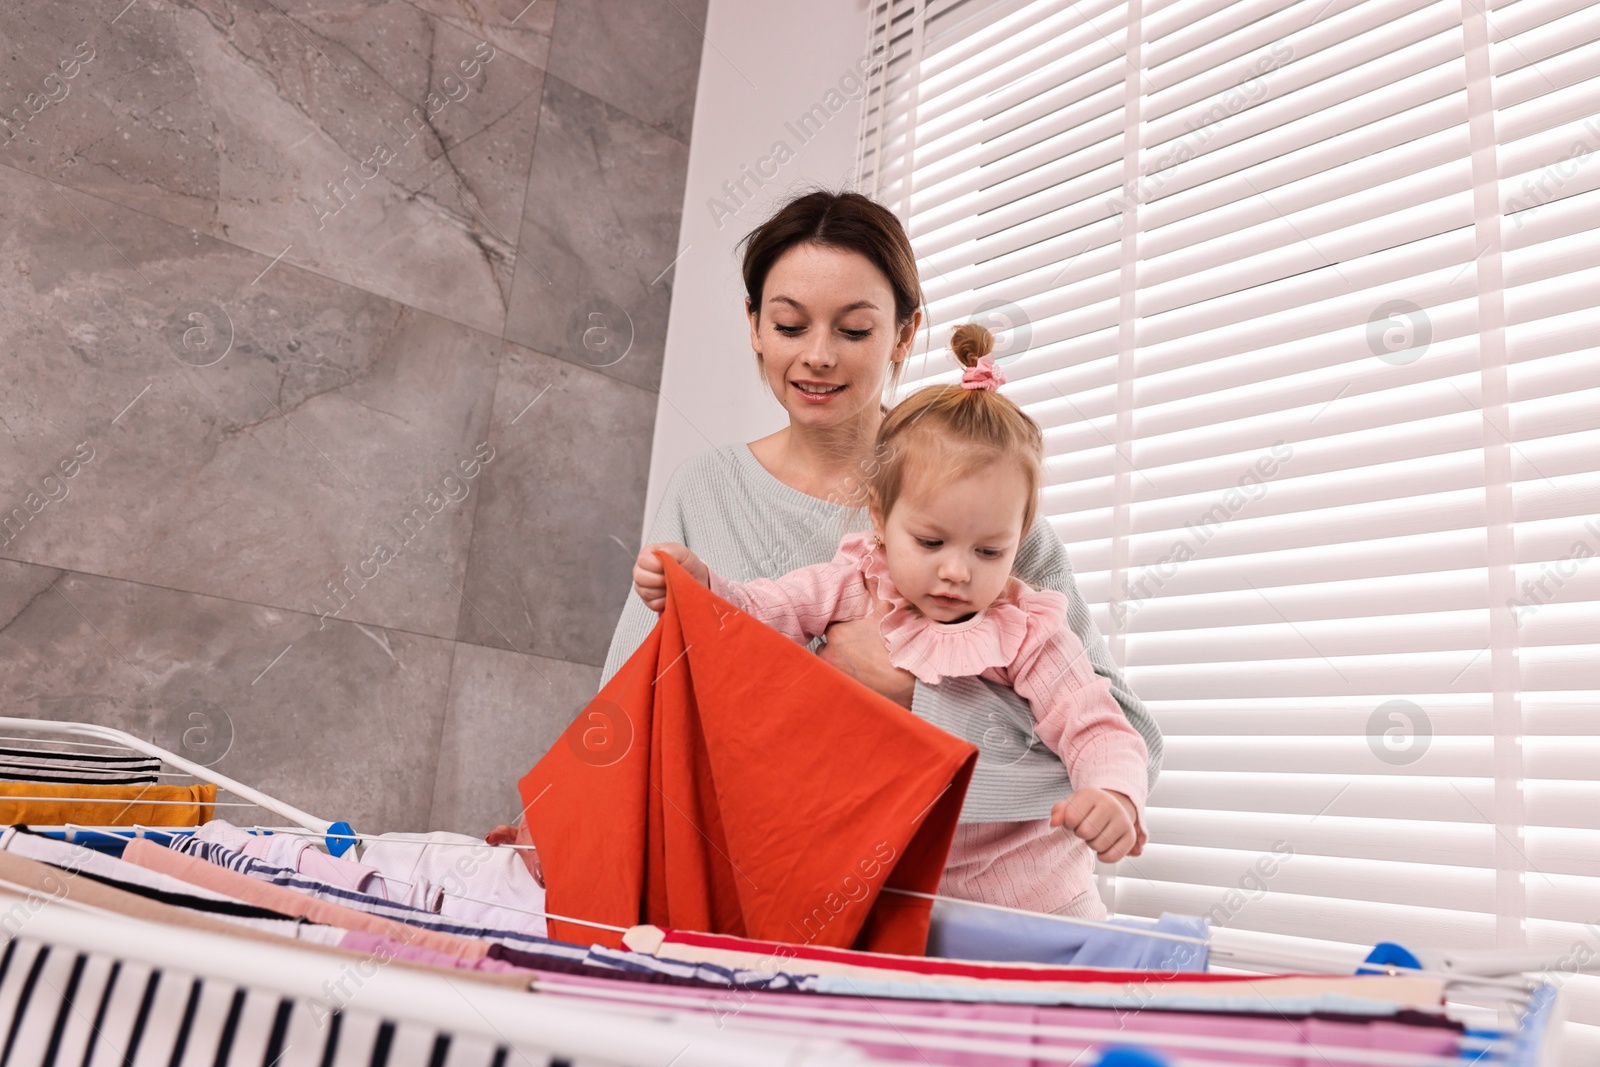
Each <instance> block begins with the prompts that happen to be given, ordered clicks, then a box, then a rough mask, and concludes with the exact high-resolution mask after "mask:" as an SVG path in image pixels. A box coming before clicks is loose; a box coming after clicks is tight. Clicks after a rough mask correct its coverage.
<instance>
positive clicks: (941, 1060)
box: [534, 974, 1461, 1067]
mask: <svg viewBox="0 0 1600 1067" xmlns="http://www.w3.org/2000/svg"><path fill="white" fill-rule="evenodd" d="M534 985H535V988H536V989H538V990H539V991H540V992H545V993H561V994H565V995H569V996H572V997H573V998H574V1003H584V1002H585V998H586V997H589V996H592V997H594V998H596V1003H599V1004H614V1003H616V1002H617V1001H619V1000H621V1001H622V1002H624V1003H632V1004H639V1005H647V1006H652V1007H657V1008H665V1009H671V1010H674V1011H691V1012H702V1013H705V1014H708V1015H710V1016H712V1017H714V1018H716V1019H719V1020H720V1019H722V1018H724V1017H727V1016H730V1015H740V1016H741V1017H742V1018H743V1019H744V1020H745V1021H746V1022H749V1023H752V1024H754V1023H757V1022H759V1021H761V1020H765V1019H776V1020H782V1021H785V1022H787V1023H789V1024H799V1025H805V1026H816V1027H822V1028H824V1033H825V1028H826V1027H828V1026H841V1027H846V1026H848V1027H859V1026H888V1027H891V1028H892V1029H893V1030H894V1031H895V1032H896V1033H898V1034H900V1035H902V1036H903V1037H905V1038H906V1039H907V1042H906V1043H904V1044H892V1043H885V1042H868V1041H865V1040H863V1039H861V1038H860V1037H857V1036H854V1035H851V1036H850V1039H851V1040H852V1043H855V1044H857V1045H858V1046H859V1047H861V1049H862V1051H863V1052H866V1053H867V1054H869V1055H871V1056H873V1057H875V1058H882V1059H889V1060H905V1061H911V1062H915V1063H919V1064H928V1063H933V1064H941V1065H969V1064H970V1065H972V1067H978V1065H985V1067H986V1065H989V1064H998V1063H1010V1062H1012V1061H1011V1059H1009V1058H1007V1057H1004V1056H1002V1055H1001V1054H999V1053H998V1052H997V1051H996V1050H994V1049H992V1048H991V1049H989V1050H985V1051H982V1052H977V1051H961V1050H958V1049H955V1048H951V1047H941V1041H940V1039H941V1038H942V1037H943V1038H954V1039H956V1040H957V1041H982V1042H990V1043H993V1042H996V1041H1005V1040H1008V1039H1009V1040H1021V1041H1023V1042H1026V1043H1027V1044H1028V1045H1029V1047H1030V1048H1054V1049H1065V1050H1068V1051H1071V1050H1073V1049H1076V1048H1078V1047H1080V1045H1082V1044H1083V1043H1084V1042H1085V1041H1093V1040H1094V1038H1093V1037H1092V1036H1091V1035H1093V1034H1095V1033H1096V1032H1098V1033H1099V1034H1102V1035H1105V1037H1102V1038H1101V1039H1100V1040H1102V1041H1104V1040H1115V1041H1117V1042H1119V1043H1122V1042H1130V1041H1137V1042H1138V1043H1140V1044H1142V1045H1144V1047H1148V1048H1155V1049H1159V1050H1161V1051H1163V1052H1164V1053H1166V1054H1167V1055H1169V1056H1172V1057H1173V1058H1177V1059H1181V1060H1182V1062H1186V1063H1187V1062H1209V1063H1217V1062H1220V1063H1226V1064H1232V1065H1237V1064H1240V1063H1244V1062H1249V1063H1251V1064H1261V1065H1268V1064H1270V1065H1277V1067H1310V1064H1311V1063H1317V1064H1322V1065H1323V1067H1325V1062H1326V1061H1324V1060H1323V1059H1322V1058H1321V1057H1320V1056H1317V1055H1316V1053H1315V1052H1314V1051H1313V1050H1311V1049H1310V1048H1307V1047H1306V1046H1311V1045H1317V1046H1323V1047H1344V1048H1382V1049H1386V1050H1392V1051H1403V1052H1407V1053H1411V1054H1414V1055H1424V1056H1444V1057H1449V1056H1455V1055H1456V1054H1457V1053H1458V1051H1459V1049H1460V1037H1461V1027H1460V1026H1459V1025H1456V1024H1453V1023H1450V1022H1449V1021H1448V1020H1445V1019H1443V1018H1441V1017H1438V1016H1424V1015H1420V1014H1411V1015H1404V1014H1402V1015H1399V1016H1396V1017H1394V1018H1384V1019H1370V1018H1351V1017H1340V1016H1326V1015H1313V1016H1297V1017H1293V1018H1280V1017H1277V1016H1261V1015H1233V1014H1225V1015H1224V1014H1195V1013H1189V1012H1177V1011H1169V1010H1159V1009H1151V1010H1144V1011H1126V1010H1120V1011H1119V1010H1112V1009H1104V1008H1076V1007H1050V1006H1043V1007H1041V1006H1034V1005H1026V1004H995V1003H980V1004H961V1005H957V1004H950V1003H931V1002H927V1001H915V1000H891V999H882V998H874V997H828V996H809V995H805V994H798V995H797V994H793V993H782V992H777V993H768V994H763V995H762V996H761V997H760V998H754V997H751V996H749V995H747V994H744V993H741V992H739V991H737V990H707V989H704V988H684V987H682V986H681V985H675V984H659V983H658V984H654V985H652V986H650V987H639V988H634V989H628V990H622V991H619V990H618V989H617V988H616V983H615V981H614V980H612V979H607V978H601V977H593V976H585V975H568V974H541V975H539V976H538V977H537V978H536V979H535V982H534ZM1052 1029H1054V1032H1053V1033H1052V1032H1050V1031H1051V1030H1052ZM1218 1039H1225V1040H1226V1039H1232V1040H1238V1041H1254V1042H1272V1043H1275V1044H1277V1045H1279V1046H1280V1047H1281V1046H1297V1047H1299V1048H1302V1049H1304V1050H1305V1053H1307V1054H1309V1056H1310V1057H1315V1058H1311V1059H1309V1062H1308V1055H1303V1054H1301V1053H1300V1052H1289V1051H1284V1052H1281V1053H1276V1054H1270V1055H1269V1054H1264V1053H1263V1052H1260V1051H1257V1052H1250V1053H1246V1052H1244V1051H1243V1050H1241V1049H1238V1048H1230V1047H1226V1046H1224V1047H1217V1040H1218ZM1018 1062H1019V1063H1022V1064H1030V1063H1033V1062H1037V1061H1036V1060H1035V1059H1034V1058H1033V1057H1032V1056H1023V1057H1021V1058H1020V1059H1019V1060H1018Z"/></svg>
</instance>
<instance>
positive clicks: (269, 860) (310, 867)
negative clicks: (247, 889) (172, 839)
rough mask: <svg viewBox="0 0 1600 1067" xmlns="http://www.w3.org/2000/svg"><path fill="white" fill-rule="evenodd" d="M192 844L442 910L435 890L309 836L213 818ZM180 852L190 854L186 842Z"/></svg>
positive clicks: (317, 878)
mask: <svg viewBox="0 0 1600 1067" xmlns="http://www.w3.org/2000/svg"><path fill="white" fill-rule="evenodd" d="M192 840H195V841H211V842H214V843H216V844H218V845H221V846H223V847H224V848H228V849H231V850H232V851H234V852H237V853H239V854H240V855H244V856H249V857H251V858H252V859H258V860H260V861H261V862H262V863H264V864H266V865H267V866H269V867H274V868H277V869H280V870H289V871H296V872H298V873H300V874H303V875H305V876H306V877H308V878H315V879H316V880H317V881H319V882H326V883H328V884H329V885H333V886H339V887H341V888H344V889H351V890H354V891H356V892H358V893H366V894H369V895H371V896H375V897H381V898H383V899H384V900H391V901H395V902H396V903H400V904H406V905H409V906H411V907H414V908H421V909H423V910H424V911H438V910H439V908H438V903H439V901H438V898H439V895H440V894H439V891H438V890H437V889H436V888H434V887H431V886H427V885H423V886H420V887H418V886H413V885H412V884H411V883H409V882H405V881H402V880H399V879H387V878H385V877H383V873H382V872H381V871H379V870H378V868H377V867H374V866H372V865H371V864H364V863H357V862H355V861H354V860H349V859H345V858H344V857H342V856H330V855H328V854H327V853H326V852H324V851H322V850H321V849H320V848H318V847H317V846H316V841H315V839H314V838H312V837H311V836H310V835H309V834H304V833H295V832H287V833H273V832H271V831H261V832H259V833H253V832H251V831H248V830H244V829H241V828H239V827H237V826H234V825H233V824H232V823H229V822H226V821H224V820H222V819H212V820H211V821H210V822H208V823H206V824H205V825H204V826H202V827H200V828H199V829H198V830H196V831H195V832H194V836H193V838H192ZM179 850H180V851H185V848H184V846H183V845H182V843H180V844H179Z"/></svg>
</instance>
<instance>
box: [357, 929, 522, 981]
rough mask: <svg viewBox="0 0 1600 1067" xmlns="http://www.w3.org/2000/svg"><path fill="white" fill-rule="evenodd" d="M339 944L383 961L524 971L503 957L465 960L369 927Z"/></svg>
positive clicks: (473, 969)
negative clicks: (373, 931)
mask: <svg viewBox="0 0 1600 1067" xmlns="http://www.w3.org/2000/svg"><path fill="white" fill-rule="evenodd" d="M339 947H340V948H343V949H349V950H350V951H352V952H361V953H364V954H366V955H368V956H376V957H377V958H379V959H380V960H383V961H385V962H387V961H388V960H394V959H399V960H410V961H411V962H412V963H430V964H433V965H434V966H436V967H451V968H454V969H456V970H461V971H489V972H492V973H501V974H518V973H523V971H524V968H522V967H518V966H516V965H515V964H512V963H508V962H506V961H505V960H502V959H496V958H494V957H491V956H484V957H481V958H479V959H475V960H467V959H462V958H461V957H460V956H454V955H451V954H450V953H448V952H436V951H434V950H433V949H431V948H424V947H423V946H422V945H407V944H403V943H401V942H399V941H396V940H395V939H394V938H392V937H384V936H383V935H382V934H374V933H370V932H368V931H366V930H346V931H345V932H344V936H343V937H341V938H340V939H339Z"/></svg>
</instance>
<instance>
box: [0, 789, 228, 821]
mask: <svg viewBox="0 0 1600 1067" xmlns="http://www.w3.org/2000/svg"><path fill="white" fill-rule="evenodd" d="M216 800H217V787H216V786H214V785H211V784H209V783H207V784H204V785H93V784H77V785H68V784H63V783H58V782H0V825H15V824H16V823H35V824H37V825H39V826H65V825H66V824H68V823H75V824H77V825H78V826H133V825H136V824H137V825H140V826H198V825H199V824H200V823H203V822H205V821H206V820H208V819H210V818H211V813H212V805H213V804H215V803H216Z"/></svg>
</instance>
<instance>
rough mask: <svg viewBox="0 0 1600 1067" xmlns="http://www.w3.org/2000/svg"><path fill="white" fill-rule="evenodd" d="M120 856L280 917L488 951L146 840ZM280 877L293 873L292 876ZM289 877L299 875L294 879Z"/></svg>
mask: <svg viewBox="0 0 1600 1067" xmlns="http://www.w3.org/2000/svg"><path fill="white" fill-rule="evenodd" d="M199 844H201V845H202V846H206V847H211V848H215V847H218V846H215V845H211V844H210V843H209V842H199ZM122 858H123V859H125V860H127V861H128V862H129V863H133V864H137V865H138V866H140V867H146V868H148V869H150V870H153V871H159V872H161V873H163V874H170V875H172V876H173V877H175V878H181V879H183V880H184V881H186V882H191V883H193V884H195V885H198V886H202V887H204V888H207V889H215V890H217V891H219V892H222V893H226V894H228V895H229V896H233V897H236V898H238V899H240V900H243V901H245V902H246V903H250V904H259V905H261V906H262V907H264V908H270V909H271V910H273V911H276V912H280V913H282V914H284V915H289V916H299V917H303V918H307V919H310V920H311V921H312V922H317V923H323V924H325V925H328V926H342V927H344V928H345V929H347V930H367V931H370V932H371V933H375V934H384V935H386V936H389V937H392V938H394V939H395V940H397V941H400V942H402V943H404V944H413V945H422V946H424V947H427V948H432V949H436V950H438V951H440V952H448V953H452V954H454V955H457V956H463V957H465V958H468V959H477V958H480V957H482V956H484V955H487V954H488V951H489V946H488V944H487V943H486V942H484V941H480V940H477V939H475V938H471V937H460V936H455V935H452V934H446V933H442V932H439V931H435V930H426V929H423V928H421V927H419V926H416V925H414V924H408V923H404V922H398V921H396V920H394V919H386V918H383V917H381V916H378V915H369V914H367V913H366V912H364V911H359V910H357V909H355V908H351V907H346V906H344V905H341V904H335V903H332V902H330V901H327V900H321V899H318V898H316V897H314V896H311V895H309V894H307V893H302V892H297V891H296V890H294V889H290V888H287V887H285V886H281V885H273V884H271V883H269V882H265V881H261V880H259V879H256V878H251V877H250V876H249V875H246V874H240V873H239V872H238V871H231V870H227V869H225V868H223V867H219V866H217V865H215V864H212V863H207V862H206V861H205V860H203V859H200V858H198V857H197V856H188V855H184V854H183V853H181V852H175V851H173V850H172V849H170V848H165V847H163V846H161V845H158V844H155V843H154V842H152V841H146V840H143V839H138V840H134V841H130V842H128V847H127V848H126V849H124V850H123V852H122ZM244 860H245V862H247V863H255V862H257V861H256V860H252V859H249V858H248V857H244ZM284 873H286V874H291V875H292V874H293V872H284ZM294 877H299V876H298V875H294ZM317 884H319V885H320V884H321V883H317ZM391 906H397V905H391Z"/></svg>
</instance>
